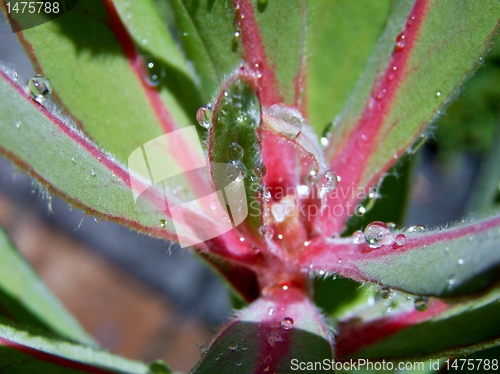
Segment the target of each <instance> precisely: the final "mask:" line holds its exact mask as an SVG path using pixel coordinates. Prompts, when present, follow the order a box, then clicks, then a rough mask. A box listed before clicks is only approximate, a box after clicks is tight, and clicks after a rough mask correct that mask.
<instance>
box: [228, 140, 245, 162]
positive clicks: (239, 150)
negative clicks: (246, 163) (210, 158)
mask: <svg viewBox="0 0 500 374" xmlns="http://www.w3.org/2000/svg"><path fill="white" fill-rule="evenodd" d="M244 153H245V151H244V150H243V147H242V146H241V145H239V144H238V143H236V142H232V143H231V144H230V145H229V148H228V149H227V156H228V157H229V159H231V160H241V159H242V158H243V155H244Z"/></svg>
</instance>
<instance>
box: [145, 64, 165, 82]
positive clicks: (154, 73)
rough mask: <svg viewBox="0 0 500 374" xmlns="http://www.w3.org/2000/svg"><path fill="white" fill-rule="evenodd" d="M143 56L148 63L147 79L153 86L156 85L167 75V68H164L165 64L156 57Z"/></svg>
mask: <svg viewBox="0 0 500 374" xmlns="http://www.w3.org/2000/svg"><path fill="white" fill-rule="evenodd" d="M143 58H144V62H145V65H146V76H145V78H146V81H147V82H148V83H149V84H150V85H151V86H153V87H156V86H158V85H159V84H160V82H161V81H162V79H163V78H164V77H165V69H164V68H163V65H162V64H161V63H160V62H159V61H158V60H157V59H155V58H154V57H151V56H144V57H143Z"/></svg>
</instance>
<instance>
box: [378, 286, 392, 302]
mask: <svg viewBox="0 0 500 374" xmlns="http://www.w3.org/2000/svg"><path fill="white" fill-rule="evenodd" d="M378 292H379V293H380V296H382V299H388V298H389V297H390V296H391V289H390V288H387V287H382V288H380V289H379V291H378Z"/></svg>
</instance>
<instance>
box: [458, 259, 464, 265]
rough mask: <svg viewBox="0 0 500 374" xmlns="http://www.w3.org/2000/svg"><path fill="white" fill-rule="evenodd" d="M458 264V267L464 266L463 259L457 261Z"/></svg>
mask: <svg viewBox="0 0 500 374" xmlns="http://www.w3.org/2000/svg"><path fill="white" fill-rule="evenodd" d="M458 264H459V265H460V266H462V265H463V264H465V261H464V259H463V258H461V259H459V260H458Z"/></svg>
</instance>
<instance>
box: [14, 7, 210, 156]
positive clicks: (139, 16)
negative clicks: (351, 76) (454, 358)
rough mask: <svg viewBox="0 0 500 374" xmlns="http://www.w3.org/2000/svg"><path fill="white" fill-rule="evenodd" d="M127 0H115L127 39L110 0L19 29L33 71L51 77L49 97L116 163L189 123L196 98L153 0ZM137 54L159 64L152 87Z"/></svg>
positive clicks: (192, 118) (182, 63) (192, 119)
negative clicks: (158, 74)
mask: <svg viewBox="0 0 500 374" xmlns="http://www.w3.org/2000/svg"><path fill="white" fill-rule="evenodd" d="M128 3H129V7H128V8H126V5H125V2H122V1H120V2H117V4H118V5H119V10H120V12H121V13H124V15H125V14H126V15H128V16H130V19H128V18H127V16H125V17H124V18H125V19H127V20H128V21H127V23H128V26H129V27H130V29H131V30H132V37H133V38H134V39H131V37H130V36H129V35H128V32H127V30H126V29H125V28H124V26H123V24H122V23H121V21H120V19H119V18H118V15H117V14H116V13H113V11H114V7H113V2H111V1H103V2H85V1H80V2H79V3H78V5H77V7H76V8H75V9H73V10H72V11H71V12H69V13H68V14H66V15H65V16H64V17H60V18H58V19H56V20H54V21H52V22H48V23H45V24H43V25H40V26H38V27H36V28H33V29H28V30H26V31H24V32H23V33H19V37H20V40H21V42H22V43H23V44H24V45H25V48H26V49H27V51H28V55H29V57H30V58H31V59H32V61H33V63H34V66H35V70H36V71H37V73H42V74H44V75H46V76H47V77H49V79H50V80H51V83H52V86H53V88H54V95H53V97H54V100H55V101H56V102H58V103H59V102H60V103H61V104H62V105H61V107H62V108H64V109H65V111H67V112H69V114H70V115H72V116H73V118H74V119H76V120H77V123H78V124H79V125H80V126H81V127H82V128H83V129H84V131H85V132H86V134H88V135H89V136H90V137H91V138H93V139H94V140H95V142H96V143H98V144H100V145H101V146H102V147H103V148H104V149H105V150H107V151H109V152H112V153H113V154H114V155H115V156H116V157H117V158H118V159H119V160H120V161H122V162H124V161H126V160H127V158H128V156H129V155H130V154H131V153H132V152H133V151H134V150H135V149H136V148H137V147H138V146H140V145H141V144H144V143H145V142H147V141H149V140H151V139H153V138H156V137H158V136H160V135H162V134H163V133H164V132H168V131H172V130H173V129H175V128H177V127H183V126H186V125H192V124H194V123H195V122H194V119H195V117H194V115H195V113H196V112H195V111H196V108H197V107H198V106H199V105H200V102H201V101H200V99H199V96H198V95H196V94H195V93H196V89H195V87H194V86H193V83H192V81H191V78H190V77H189V73H188V69H187V67H186V64H185V62H184V61H183V60H182V58H181V56H180V53H179V51H178V50H177V49H176V46H175V45H174V44H173V42H172V39H171V37H170V36H169V35H168V33H167V32H166V30H165V28H164V26H163V25H162V24H161V20H160V19H159V17H158V14H157V12H156V11H155V9H154V7H153V5H152V4H151V3H150V2H149V1H147V2H143V1H141V2H128ZM142 40H147V43H146V44H142ZM134 41H136V42H140V43H141V44H140V45H138V46H137V47H136V46H134ZM141 53H143V54H144V55H148V56H151V57H145V59H146V60H149V59H150V58H152V59H153V60H152V61H153V62H154V63H155V64H157V65H158V66H159V67H158V68H159V69H160V70H163V74H164V75H165V77H164V78H163V80H161V81H160V83H159V84H158V86H157V87H153V86H151V85H150V84H149V83H148V79H149V78H148V74H147V73H146V67H145V64H144V61H143V59H142V57H141V55H140V54H141ZM62 61H64V63H61V62H62ZM186 110H188V112H189V113H187V112H186Z"/></svg>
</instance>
